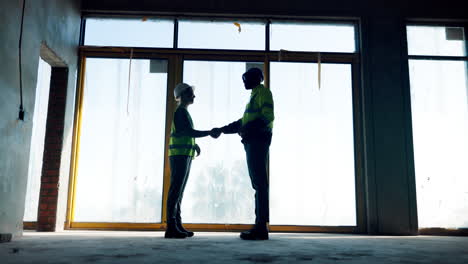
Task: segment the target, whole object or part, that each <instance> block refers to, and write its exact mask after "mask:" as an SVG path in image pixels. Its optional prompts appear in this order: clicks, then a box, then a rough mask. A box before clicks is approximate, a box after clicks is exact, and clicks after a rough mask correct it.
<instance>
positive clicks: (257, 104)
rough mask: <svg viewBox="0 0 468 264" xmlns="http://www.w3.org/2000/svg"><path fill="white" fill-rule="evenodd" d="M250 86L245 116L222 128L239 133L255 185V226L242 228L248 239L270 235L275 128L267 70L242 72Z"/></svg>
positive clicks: (247, 88)
mask: <svg viewBox="0 0 468 264" xmlns="http://www.w3.org/2000/svg"><path fill="white" fill-rule="evenodd" d="M242 80H243V81H244V86H245V89H246V90H252V93H251V95H250V100H249V102H248V103H247V106H246V107H245V111H244V115H243V116H242V118H241V119H239V120H237V121H235V122H233V123H231V124H229V125H227V126H224V127H222V128H221V131H222V132H223V133H225V134H232V133H239V135H240V136H241V137H242V143H243V144H244V149H245V153H246V157H247V166H248V169H249V175H250V179H251V181H252V187H253V188H254V190H255V215H256V218H255V226H254V228H253V229H251V230H249V231H245V232H242V233H241V234H240V237H241V238H242V239H246V240H266V239H268V226H267V223H268V222H269V197H268V196H269V184H268V174H267V160H268V154H269V148H270V143H271V137H272V130H273V120H274V119H275V117H274V113H273V96H272V94H271V91H270V89H268V88H265V86H263V84H261V83H262V81H263V74H262V71H261V70H260V69H258V68H251V69H249V70H248V71H247V72H245V73H244V74H243V75H242Z"/></svg>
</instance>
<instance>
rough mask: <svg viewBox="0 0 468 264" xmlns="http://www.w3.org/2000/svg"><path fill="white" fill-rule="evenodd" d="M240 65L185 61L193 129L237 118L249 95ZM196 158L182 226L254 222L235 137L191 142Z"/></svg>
mask: <svg viewBox="0 0 468 264" xmlns="http://www.w3.org/2000/svg"><path fill="white" fill-rule="evenodd" d="M246 67H247V65H246V63H243V62H212V61H210V62H208V61H185V62H184V82H187V83H189V84H192V85H195V95H196V98H195V102H194V104H193V105H192V106H190V108H189V111H190V113H191V115H192V118H193V121H194V126H195V128H196V129H198V130H209V129H211V128H213V127H220V126H223V125H227V124H228V123H230V122H233V121H236V120H238V119H239V118H241V117H242V115H243V113H244V108H245V104H247V102H248V100H249V97H250V92H248V91H246V90H245V89H244V86H243V83H242V77H241V76H242V74H243V73H244V72H245V71H246ZM197 144H198V145H200V147H201V149H202V154H201V155H200V156H199V157H196V158H195V159H194V160H193V162H192V169H191V172H190V177H189V179H188V182H187V187H186V190H185V194H184V199H183V202H182V217H183V220H184V222H186V223H229V224H252V223H253V222H254V219H255V213H254V200H253V198H254V191H253V189H252V186H251V183H250V178H249V174H248V172H247V164H246V160H245V152H244V148H243V145H242V143H241V142H240V137H239V136H238V135H237V134H233V135H221V137H219V138H218V139H212V138H211V137H205V138H200V139H197Z"/></svg>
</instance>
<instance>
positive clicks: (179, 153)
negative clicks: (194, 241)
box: [164, 83, 221, 238]
mask: <svg viewBox="0 0 468 264" xmlns="http://www.w3.org/2000/svg"><path fill="white" fill-rule="evenodd" d="M174 97H175V99H176V101H177V104H178V106H177V109H176V111H175V112H174V119H173V121H172V127H171V136H170V141H169V163H170V167H171V184H170V187H169V194H168V197H167V228H166V233H165V235H164V237H165V238H186V237H192V236H193V235H194V233H193V232H190V231H187V230H185V228H184V227H183V226H182V219H181V216H180V213H181V211H180V207H181V203H182V197H183V194H184V189H185V185H186V184H187V179H188V176H189V173H190V165H191V163H192V159H193V157H194V156H195V153H196V154H197V156H198V155H200V147H199V146H198V145H197V144H196V143H195V138H199V137H206V136H208V135H209V136H211V137H213V138H217V137H219V135H220V134H221V132H220V130H219V129H212V130H211V131H199V130H195V129H194V128H193V121H192V118H191V116H190V113H189V112H188V110H187V107H188V106H189V105H191V104H193V102H194V99H195V94H194V91H193V87H192V86H190V85H188V84H186V83H179V84H178V85H177V86H176V87H175V89H174Z"/></svg>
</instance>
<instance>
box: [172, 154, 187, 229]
mask: <svg viewBox="0 0 468 264" xmlns="http://www.w3.org/2000/svg"><path fill="white" fill-rule="evenodd" d="M169 163H170V167H171V185H170V187H169V194H168V197H167V208H166V210H167V211H166V213H167V222H168V223H176V222H178V223H181V220H182V219H181V216H180V207H181V204H182V197H183V196H184V190H185V185H186V184H187V180H188V177H189V174H190V166H191V164H192V157H191V156H183V155H178V156H170V157H169Z"/></svg>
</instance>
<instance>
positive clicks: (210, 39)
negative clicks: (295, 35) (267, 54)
mask: <svg viewBox="0 0 468 264" xmlns="http://www.w3.org/2000/svg"><path fill="white" fill-rule="evenodd" d="M178 47H179V48H191V49H231V50H264V49H265V23H261V22H248V21H229V22H226V21H223V22H216V21H197V20H181V21H179V45H178Z"/></svg>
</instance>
